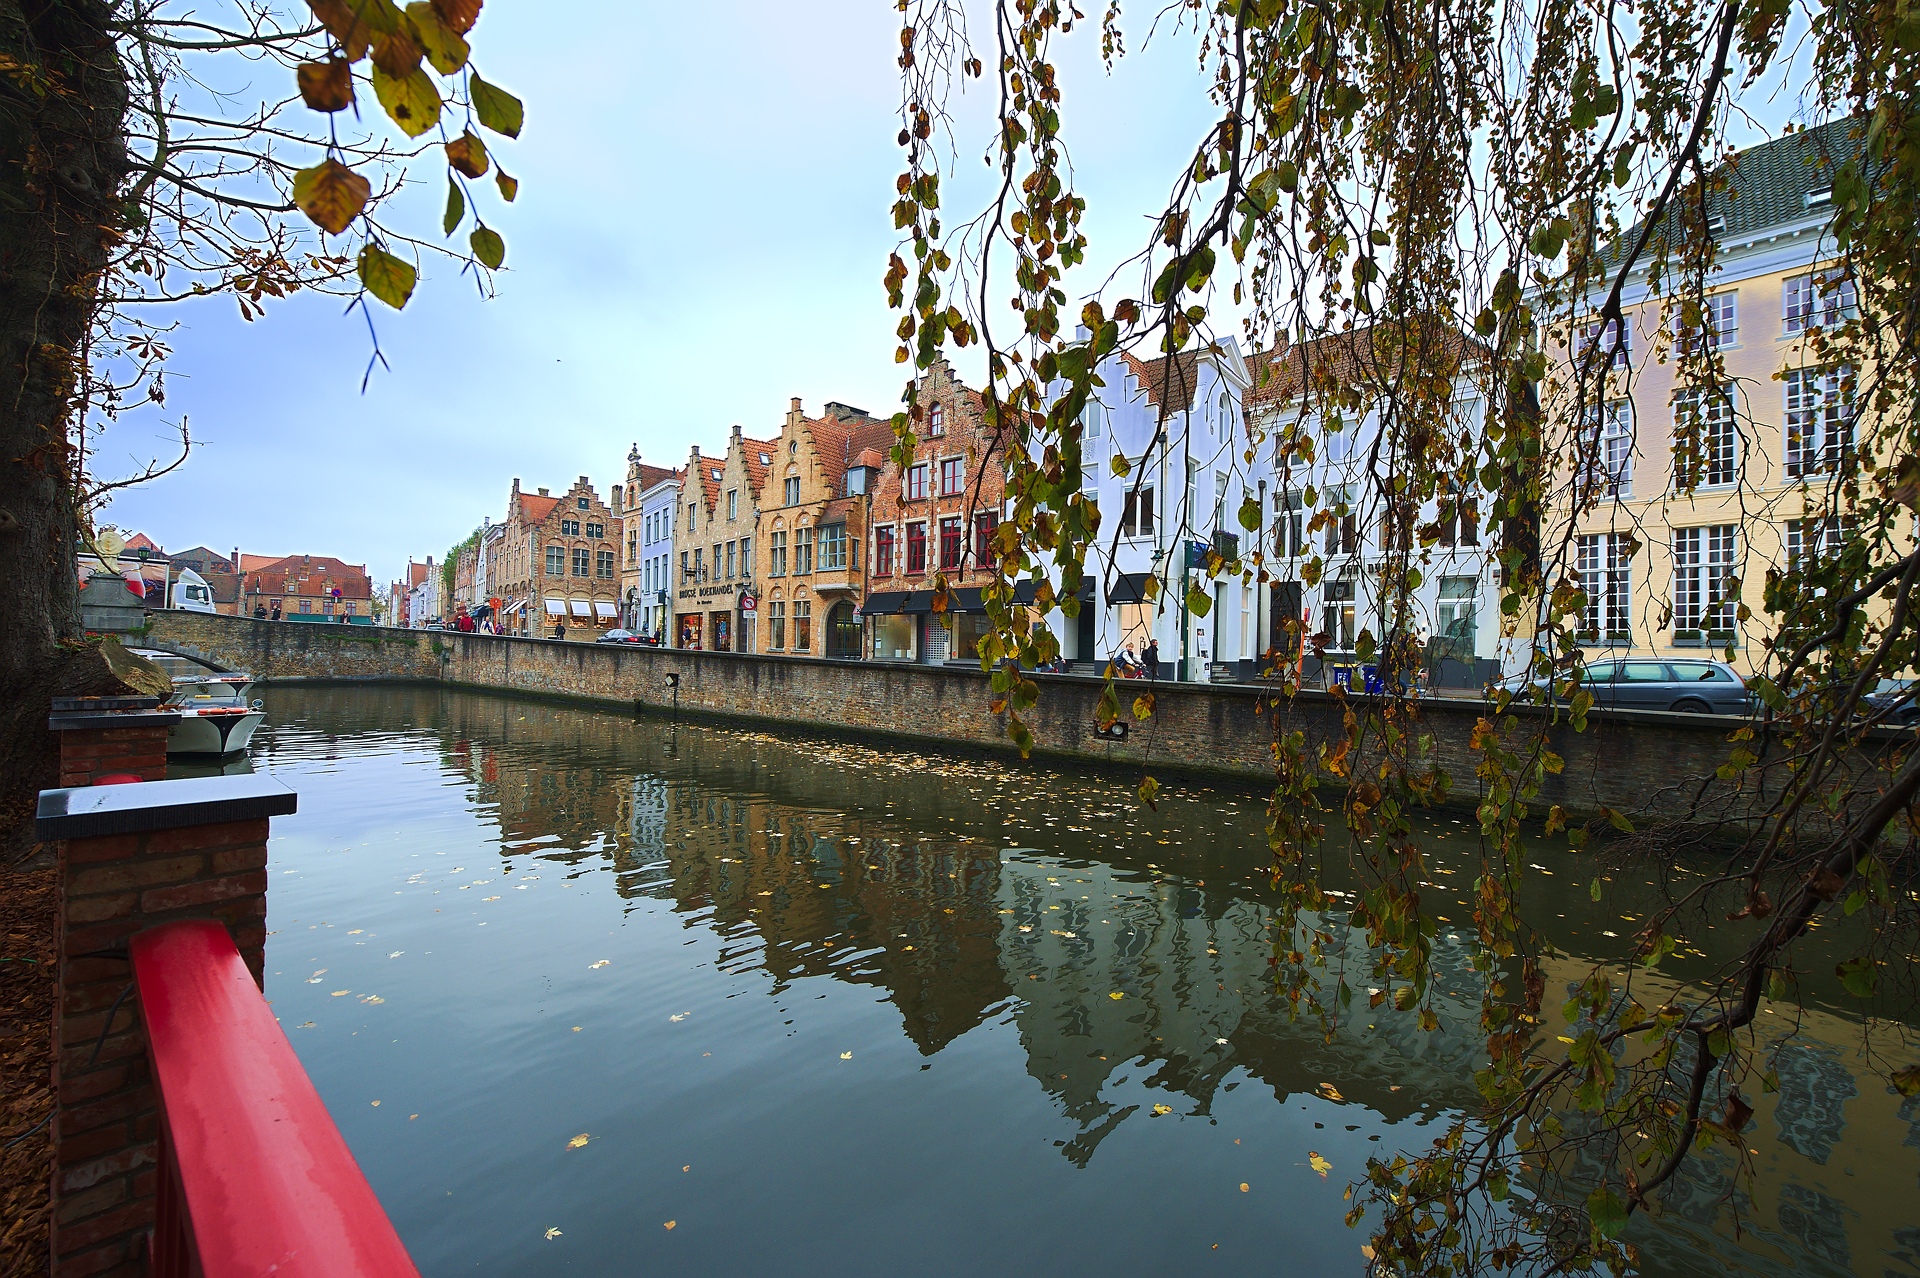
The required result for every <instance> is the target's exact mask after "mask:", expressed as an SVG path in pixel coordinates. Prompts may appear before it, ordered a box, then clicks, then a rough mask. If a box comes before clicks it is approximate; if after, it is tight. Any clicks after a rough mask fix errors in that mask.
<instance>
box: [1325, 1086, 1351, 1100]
mask: <svg viewBox="0 0 1920 1278" xmlns="http://www.w3.org/2000/svg"><path fill="white" fill-rule="evenodd" d="M1320 1094H1321V1095H1322V1096H1324V1097H1326V1098H1327V1099H1328V1100H1330V1101H1344V1100H1346V1097H1344V1096H1342V1095H1341V1094H1340V1089H1339V1088H1337V1087H1335V1086H1334V1085H1333V1084H1332V1083H1322V1084H1320Z"/></svg>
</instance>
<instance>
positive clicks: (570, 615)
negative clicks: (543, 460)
mask: <svg viewBox="0 0 1920 1278" xmlns="http://www.w3.org/2000/svg"><path fill="white" fill-rule="evenodd" d="M506 526H507V531H506V534H505V536H504V537H503V538H502V539H501V544H500V565H501V566H500V584H499V589H498V593H499V594H500V596H501V597H502V598H503V599H504V600H505V601H506V610H507V617H506V618H505V627H506V628H507V629H508V630H510V631H511V632H513V633H515V634H523V635H552V634H555V633H557V632H558V631H559V630H561V629H562V628H564V629H565V630H567V631H568V632H570V633H572V634H574V635H576V636H585V637H589V638H590V637H592V636H593V635H594V634H596V633H598V632H599V631H600V630H605V629H608V628H610V627H612V626H614V625H617V624H618V622H619V618H620V607H619V605H620V567H619V558H620V541H619V537H620V525H619V523H618V521H616V520H615V518H614V516H613V512H612V511H611V510H609V509H608V508H607V506H606V505H605V504H604V503H603V502H602V501H601V500H600V495H599V494H598V493H596V492H595V491H594V488H593V485H592V484H591V483H589V482H588V480H587V477H586V476H585V475H582V476H580V478H579V479H577V480H575V481H574V484H573V487H571V488H569V489H568V490H567V491H566V492H565V493H563V494H562V495H560V496H558V497H555V496H553V495H552V494H551V493H549V492H548V491H547V490H546V489H544V488H542V489H540V490H539V491H538V492H534V493H523V492H521V491H520V481H519V480H518V479H515V480H514V481H513V489H512V491H511V492H510V493H509V494H508V497H507V518H506Z"/></svg>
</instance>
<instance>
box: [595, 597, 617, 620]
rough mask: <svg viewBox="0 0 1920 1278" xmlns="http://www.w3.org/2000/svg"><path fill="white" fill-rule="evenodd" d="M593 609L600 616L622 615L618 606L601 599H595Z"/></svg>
mask: <svg viewBox="0 0 1920 1278" xmlns="http://www.w3.org/2000/svg"><path fill="white" fill-rule="evenodd" d="M593 611H594V615H596V616H600V617H617V616H619V615H620V610H619V609H618V608H616V607H614V606H613V605H612V604H610V603H606V602H603V601H602V600H599V599H596V600H594V601H593Z"/></svg>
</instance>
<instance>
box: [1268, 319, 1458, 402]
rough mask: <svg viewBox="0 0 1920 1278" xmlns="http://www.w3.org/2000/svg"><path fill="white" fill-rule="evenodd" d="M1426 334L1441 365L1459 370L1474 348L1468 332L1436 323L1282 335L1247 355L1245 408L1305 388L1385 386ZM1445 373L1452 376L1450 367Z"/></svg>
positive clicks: (1402, 371) (1409, 365)
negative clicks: (1249, 379)
mask: <svg viewBox="0 0 1920 1278" xmlns="http://www.w3.org/2000/svg"><path fill="white" fill-rule="evenodd" d="M1428 334H1433V335H1434V337H1435V338H1436V339H1437V340H1438V342H1439V343H1440V350H1441V354H1442V361H1441V366H1442V368H1444V369H1448V370H1451V369H1455V368H1457V367H1458V365H1459V363H1460V362H1461V361H1462V360H1464V359H1465V358H1466V357H1467V356H1468V355H1469V354H1471V353H1472V351H1473V350H1474V349H1476V344H1475V343H1474V342H1473V340H1472V339H1471V338H1469V337H1468V336H1467V335H1466V334H1464V333H1462V332H1460V331H1459V330H1458V329H1455V328H1452V327H1449V326H1443V325H1440V324H1437V323H1436V324H1402V323H1398V322H1393V323H1380V324H1373V325H1369V326H1368V327H1366V328H1359V329H1354V330H1353V331H1351V332H1347V333H1333V334H1329V335H1327V336H1325V337H1316V338H1313V339H1311V340H1309V341H1305V342H1297V343H1289V342H1287V341H1285V340H1284V339H1283V340H1281V341H1280V342H1277V343H1276V344H1275V345H1274V348H1273V349H1272V350H1269V351H1263V352H1261V353H1259V354H1257V355H1254V356H1252V357H1251V358H1250V359H1248V361H1247V368H1248V371H1249V372H1250V373H1252V375H1253V389H1252V390H1251V391H1249V392H1248V394H1247V403H1248V406H1249V407H1260V406H1265V405H1272V404H1282V403H1285V402H1287V401H1288V400H1291V399H1295V398H1298V397H1299V396H1300V395H1301V394H1302V393H1304V392H1305V391H1306V390H1307V389H1309V388H1311V389H1314V390H1322V391H1324V390H1332V389H1353V390H1363V389H1367V388H1369V387H1371V388H1375V389H1385V384H1387V383H1392V382H1397V381H1398V380H1399V379H1400V378H1401V377H1403V376H1405V375H1406V374H1407V373H1408V372H1410V371H1411V370H1412V369H1413V367H1414V364H1415V361H1416V359H1417V358H1418V355H1419V350H1418V343H1419V342H1420V341H1421V340H1423V339H1424V338H1425V337H1426V336H1427V335H1428ZM1447 375H1448V376H1449V377H1451V376H1452V375H1453V374H1452V372H1451V371H1449V372H1448V373H1447Z"/></svg>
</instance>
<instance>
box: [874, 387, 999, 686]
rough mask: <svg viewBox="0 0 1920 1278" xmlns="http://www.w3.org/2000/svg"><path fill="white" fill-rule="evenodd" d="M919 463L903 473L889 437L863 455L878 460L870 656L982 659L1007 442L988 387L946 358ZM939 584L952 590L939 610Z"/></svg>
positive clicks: (929, 394) (926, 412) (920, 435)
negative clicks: (991, 424) (990, 418)
mask: <svg viewBox="0 0 1920 1278" xmlns="http://www.w3.org/2000/svg"><path fill="white" fill-rule="evenodd" d="M918 400H919V403H920V405H921V418H920V422H919V424H918V427H917V429H916V431H915V436H916V441H917V442H916V446H915V449H914V455H913V462H912V464H911V465H910V466H908V467H906V469H905V470H902V469H901V467H900V465H899V463H897V462H895V461H894V460H893V458H892V456H891V443H892V441H891V439H889V440H888V441H886V443H885V444H883V445H882V446H881V447H880V448H879V449H878V450H877V451H876V452H874V453H872V454H871V455H869V456H867V457H864V458H862V459H861V460H864V461H869V462H873V463H877V470H876V472H875V474H874V482H873V483H872V485H871V487H872V503H873V505H872V518H871V529H870V533H869V536H868V539H867V543H868V549H867V594H866V598H865V602H864V604H863V605H862V609H861V611H862V613H863V616H864V620H865V625H866V645H865V647H866V652H867V653H868V655H870V656H872V657H874V658H875V659H878V660H883V661H920V662H940V661H946V660H948V659H950V658H952V659H966V660H977V659H978V656H979V648H978V645H979V641H980V636H981V635H982V634H984V633H986V632H987V630H988V628H989V626H988V621H987V615H986V608H985V606H984V605H983V604H982V603H981V598H980V594H981V587H983V586H985V585H987V584H988V583H989V582H991V581H992V580H993V551H992V547H991V544H990V543H991V539H992V537H993V532H994V529H995V528H996V527H997V526H998V525H999V522H1000V517H1001V513H1002V510H1003V502H1004V500H1005V491H1006V470H1005V467H1004V465H1003V464H1002V453H1001V446H1000V442H999V441H998V440H997V439H996V438H995V434H994V432H993V431H992V430H990V429H988V427H987V426H986V424H985V419H984V408H985V406H984V403H983V401H982V400H981V397H980V393H979V392H978V391H975V390H973V389H971V388H970V387H968V386H966V385H965V384H964V383H962V382H961V381H960V380H959V379H958V378H957V377H955V376H954V375H953V369H952V368H951V367H950V366H949V365H948V364H947V362H946V361H945V360H940V361H939V362H937V363H936V364H934V366H933V367H932V368H930V369H929V370H928V371H927V372H926V374H925V375H924V376H923V377H922V378H921V379H920V384H919V394H918ZM936 585H944V586H945V587H946V590H947V607H946V609H945V611H944V612H941V613H936V612H935V611H934V606H933V604H934V593H935V586H936Z"/></svg>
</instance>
